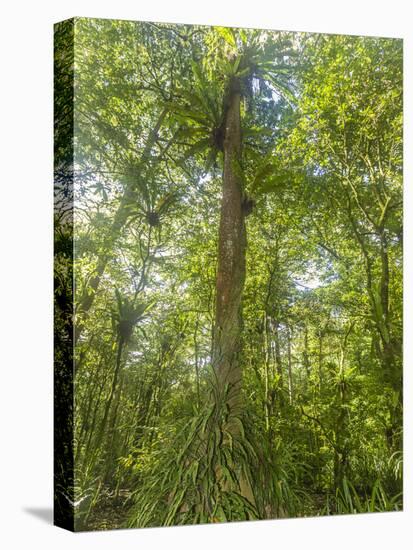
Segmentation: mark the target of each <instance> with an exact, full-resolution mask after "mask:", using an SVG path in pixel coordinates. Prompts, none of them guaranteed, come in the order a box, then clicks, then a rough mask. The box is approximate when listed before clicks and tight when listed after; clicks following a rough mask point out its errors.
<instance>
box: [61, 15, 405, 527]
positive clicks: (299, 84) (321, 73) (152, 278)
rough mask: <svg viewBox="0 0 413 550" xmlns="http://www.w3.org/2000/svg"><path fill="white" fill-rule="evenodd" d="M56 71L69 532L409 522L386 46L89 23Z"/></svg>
mask: <svg viewBox="0 0 413 550" xmlns="http://www.w3.org/2000/svg"><path fill="white" fill-rule="evenodd" d="M71 41H74V48H73V49H71V48H70V44H71ZM72 46H73V44H72ZM73 56H74V57H73ZM55 64H56V79H57V94H56V106H55V109H56V119H57V126H56V172H55V173H56V184H57V185H56V236H55V243H56V246H55V250H56V269H55V278H56V294H55V296H56V317H55V319H56V334H57V336H56V338H57V345H58V346H59V349H60V352H59V351H58V352H57V355H56V360H57V364H58V367H57V368H58V369H59V368H60V367H59V365H60V363H59V361H62V364H63V360H62V359H61V355H59V353H64V352H65V350H66V352H67V353H69V352H68V348H69V347H70V346H72V345H73V346H74V365H75V366H74V394H75V395H74V404H73V422H74V428H73V433H72V432H71V430H70V429H68V428H67V426H66V424H65V422H66V420H65V417H64V415H63V416H62V417H58V418H57V419H56V426H57V428H56V429H57V430H58V432H59V433H67V434H71V433H72V435H73V437H72V443H73V445H69V446H68V447H64V448H62V449H61V460H62V466H61V471H62V472H63V470H64V469H65V467H66V466H65V460H66V461H67V459H68V456H69V455H70V453H73V456H74V468H73V472H72V482H73V486H72V487H70V486H69V487H67V483H66V484H65V482H64V481H62V480H60V478H59V475H58V477H57V482H56V483H57V485H56V487H57V490H58V491H59V490H60V491H63V492H64V491H66V493H65V495H64V496H65V498H66V499H67V500H68V502H70V501H71V502H72V510H73V511H74V513H75V527H76V529H79V530H85V529H108V528H120V527H126V526H129V527H145V526H158V525H177V524H192V523H206V522H211V523H215V522H225V521H240V520H251V519H264V518H286V517H303V516H314V515H329V514H349V513H363V512H379V511H390V510H401V509H402V467H403V455H402V404H403V394H402V45H401V41H400V40H396V39H389V38H371V37H354V36H337V35H321V34H306V33H289V32H276V31H263V30H246V29H229V28H224V27H203V26H185V25H172V24H153V23H137V22H128V21H111V20H97V19H82V18H80V19H75V20H74V22H65V23H62V24H59V25H57V27H56V59H55ZM73 67H74V73H73V75H72V77H73V89H71V87H70V86H69V87H68V86H66V87H65V86H64V82H65V78H69V77H70V71H72V70H73ZM68 75H69V77H68ZM69 79H70V78H69ZM59 86H61V89H60V88H59ZM73 100H74V112H72V111H71V110H70V104H71V103H72V102H73ZM72 116H73V119H70V120H69V118H70V117H72ZM71 131H73V133H74V140H71V139H70V132H71ZM72 146H73V149H72ZM72 199H73V201H74V202H73V208H71V207H70V201H71V200H72ZM68 204H69V207H68ZM72 216H73V220H74V223H73V224H72ZM72 225H73V227H72ZM72 260H73V279H74V283H75V284H74V289H73V294H74V295H73V300H74V307H75V311H74V317H72V316H71V312H69V314H68V312H67V309H66V310H65V308H67V301H69V302H70V300H71V298H72V273H71V268H70V264H71V262H72ZM65 303H66V305H64V304H65ZM69 317H70V319H72V318H74V327H73V326H72V324H71V322H70V321H68V319H69ZM72 328H74V330H73V332H72ZM61 370H62V372H61V373H60V375H61V376H62V380H65V383H67V384H70V379H68V378H67V376H66V375H64V374H63V370H64V367H61ZM64 376H66V378H65V377H64ZM65 430H66V432H65ZM65 475H66V474H65ZM62 476H63V477H62V479H63V478H64V475H63V474H62ZM65 479H66V480H67V477H66V478H65ZM59 480H60V481H59Z"/></svg>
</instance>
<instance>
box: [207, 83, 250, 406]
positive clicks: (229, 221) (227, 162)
mask: <svg viewBox="0 0 413 550" xmlns="http://www.w3.org/2000/svg"><path fill="white" fill-rule="evenodd" d="M240 99H241V94H240V87H239V81H238V79H236V78H233V79H232V80H231V83H230V90H229V94H228V98H227V101H228V103H227V108H226V116H225V120H224V123H225V139H224V173H223V182H222V200H221V219H220V225H219V243H218V266H217V279H216V306H215V308H216V309H215V326H214V338H213V353H212V361H213V365H214V368H215V370H216V373H217V381H218V391H219V395H220V396H221V397H223V393H224V391H225V389H226V388H227V391H228V394H227V403H228V406H229V408H230V410H231V412H233V413H235V414H237V413H238V412H239V411H240V397H241V385H242V371H241V364H240V354H241V325H242V310H241V300H242V293H243V289H244V282H245V253H246V229H245V219H244V211H243V189H242V178H241V174H240V170H241V166H240V159H241V117H240Z"/></svg>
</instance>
